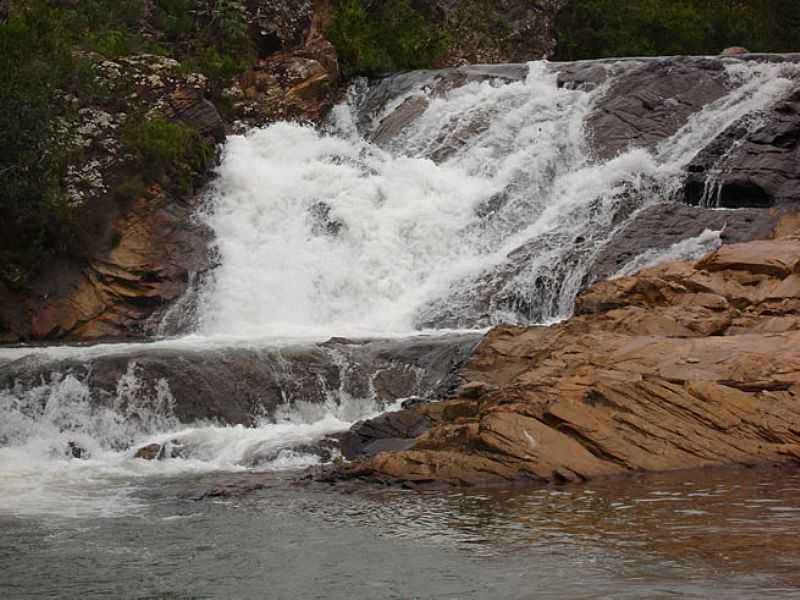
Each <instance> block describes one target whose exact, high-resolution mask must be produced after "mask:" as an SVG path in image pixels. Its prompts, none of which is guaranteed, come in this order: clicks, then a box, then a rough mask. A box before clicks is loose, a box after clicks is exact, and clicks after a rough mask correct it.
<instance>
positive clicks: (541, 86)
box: [199, 62, 793, 338]
mask: <svg viewBox="0 0 800 600" xmlns="http://www.w3.org/2000/svg"><path fill="white" fill-rule="evenodd" d="M635 64H636V63H632V65H630V64H629V65H627V66H622V67H620V66H619V65H616V66H615V65H614V64H613V63H609V64H608V65H604V68H605V69H606V70H608V72H609V78H608V80H607V83H606V84H605V85H600V86H597V87H595V88H594V89H592V90H584V89H570V88H568V87H566V86H560V85H559V82H558V67H557V65H550V64H548V63H546V62H536V63H531V64H530V65H528V73H527V76H526V77H524V78H522V79H520V80H517V81H508V80H507V79H485V78H484V79H483V80H480V81H473V82H470V83H467V84H465V85H462V86H460V87H456V88H455V89H451V90H444V91H443V90H442V89H439V87H441V86H439V87H437V86H436V85H433V84H432V83H431V79H430V78H429V77H428V78H426V77H419V78H418V79H416V80H415V79H414V78H413V77H411V76H405V79H404V87H405V88H406V89H405V91H404V92H403V93H401V94H400V95H398V96H396V97H394V98H391V99H390V100H389V101H388V102H387V103H385V104H384V105H383V106H380V107H379V109H378V110H377V111H376V112H375V113H374V114H364V112H363V107H360V106H359V103H360V102H361V101H362V100H363V96H364V94H363V90H362V93H360V94H359V93H353V94H351V96H350V99H349V102H348V103H347V104H344V105H342V106H339V107H338V108H337V109H336V110H335V111H334V113H333V117H332V120H331V123H330V126H329V127H328V128H327V130H325V131H319V130H317V129H314V128H312V127H310V126H302V125H293V124H288V123H280V124H276V125H272V126H270V127H267V128H265V129H259V130H255V131H251V132H249V133H248V134H246V135H243V136H237V137H233V138H232V139H230V141H229V142H228V144H227V146H226V149H225V153H224V157H223V161H222V165H221V166H220V168H219V173H218V174H219V177H218V180H217V181H216V185H215V189H214V191H213V200H212V202H211V204H210V207H209V210H208V213H207V214H206V217H205V218H206V220H207V223H208V224H209V226H210V227H211V228H212V230H213V231H214V232H215V234H216V251H217V252H218V259H219V263H220V264H219V267H218V268H217V269H216V270H215V272H214V274H213V277H212V278H211V281H210V282H209V284H208V286H207V287H206V289H205V290H204V292H203V294H202V299H201V304H200V325H199V332H200V333H202V334H203V335H207V336H215V335H230V336H235V337H249V338H252V337H268V336H274V335H289V336H291V335H300V336H302V335H334V334H336V335H352V334H364V335H387V334H394V333H404V332H411V331H414V330H419V329H424V328H433V329H441V328H482V327H486V326H489V325H493V324H495V323H498V322H512V323H521V324H525V323H534V322H546V321H550V320H552V319H558V318H564V317H567V316H569V314H570V313H571V310H572V306H573V303H574V299H575V296H576V295H577V293H578V291H579V289H580V287H581V284H582V281H583V279H584V276H585V274H586V272H587V270H588V268H589V266H590V265H591V261H592V258H593V256H594V254H595V253H596V251H597V248H598V247H599V246H601V245H602V244H603V243H604V242H605V241H607V240H608V239H609V238H611V237H612V236H613V235H614V232H615V231H616V230H618V228H619V227H620V225H621V224H623V223H624V222H625V221H626V220H627V219H628V218H630V216H631V215H632V214H634V213H635V211H636V210H638V209H640V208H643V207H644V206H647V205H649V204H652V203H655V202H660V201H667V200H669V199H670V198H672V197H673V196H674V194H675V192H676V191H677V189H678V187H679V185H680V183H681V173H682V168H683V167H684V166H685V165H686V164H687V163H688V162H689V161H690V160H691V159H692V157H693V156H694V155H695V154H696V153H697V152H698V151H699V150H700V149H701V148H702V147H703V145H704V144H705V143H707V142H708V141H709V140H711V139H713V138H714V137H715V136H716V135H717V134H719V133H720V132H721V131H723V130H724V129H725V128H726V127H728V126H730V125H731V124H733V123H735V122H737V121H738V120H739V119H742V118H743V117H744V116H745V115H749V114H756V113H758V111H759V110H762V109H764V108H766V107H769V106H770V105H771V104H772V103H774V102H776V101H777V100H779V99H780V98H782V97H784V96H785V95H786V94H787V93H788V91H789V90H790V89H791V86H792V85H793V84H792V82H791V81H790V80H789V79H786V78H784V77H782V76H781V75H782V70H783V69H785V68H786V66H785V65H775V64H761V63H737V64H732V65H728V66H727V67H726V69H727V72H728V73H727V74H728V78H729V80H730V83H731V86H730V87H731V89H730V92H729V93H728V94H727V95H726V96H724V97H723V98H721V99H720V100H718V101H716V102H714V103H712V104H710V105H708V106H706V107H705V108H704V109H703V110H701V111H699V112H698V113H696V114H695V115H693V116H692V117H691V118H690V120H689V122H688V123H687V124H686V125H685V126H684V127H683V128H681V129H680V130H679V131H678V132H677V133H676V134H675V135H673V136H672V137H671V138H669V139H667V140H665V141H664V142H662V143H661V144H660V145H659V146H658V147H657V148H652V149H649V150H648V149H643V148H631V149H630V150H629V151H627V152H626V153H624V154H621V155H619V156H617V157H615V158H613V159H611V160H607V161H599V160H595V159H594V158H593V157H592V154H591V151H590V144H589V140H587V132H586V131H585V129H584V123H585V121H586V117H587V115H588V114H589V113H590V111H591V110H592V107H593V105H594V103H595V102H596V100H597V98H599V97H601V96H602V94H604V93H605V91H606V89H607V87H608V85H610V83H612V82H613V81H614V77H615V76H617V75H616V73H617V72H619V71H620V70H622V71H624V69H626V68H628V69H630V68H634V66H635ZM395 112H405V113H407V114H409V115H411V118H410V119H408V121H407V122H406V123H403V126H402V127H397V128H395V129H396V131H395V132H394V135H393V136H390V137H389V139H388V140H387V139H380V138H381V137H384V138H385V137H386V136H385V135H383V134H384V133H385V130H386V129H390V128H389V127H387V126H386V124H385V120H386V119H387V117H391V116H392V114H393V113H395ZM382 129H383V131H382ZM675 257H676V258H680V255H678V254H676V255H675Z"/></svg>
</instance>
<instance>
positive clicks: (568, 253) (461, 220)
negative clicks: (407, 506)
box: [0, 63, 795, 516]
mask: <svg viewBox="0 0 800 600" xmlns="http://www.w3.org/2000/svg"><path fill="white" fill-rule="evenodd" d="M789 69H795V67H791V66H787V65H760V64H755V63H746V64H745V63H742V64H738V65H736V66H730V67H729V68H728V71H729V75H730V77H731V79H732V80H733V81H735V82H736V83H737V86H736V87H735V88H734V89H733V90H732V91H731V92H730V94H729V95H728V96H726V97H725V98H722V99H721V100H719V101H718V102H715V103H713V104H711V105H709V106H707V107H706V108H705V109H704V110H702V111H700V112H699V113H697V114H696V115H694V116H693V117H692V118H691V119H690V121H689V122H688V123H687V124H686V126H685V127H683V128H682V129H681V130H680V131H679V132H678V133H677V134H676V135H674V136H673V137H672V138H670V139H669V140H666V141H665V142H664V143H662V144H661V145H660V146H659V147H658V148H656V149H654V150H652V151H648V150H645V149H641V148H632V149H630V150H629V151H627V152H626V153H624V154H622V155H620V156H618V157H616V158H614V159H613V160H610V161H607V162H595V161H593V160H592V159H591V156H590V154H589V150H588V146H587V141H586V139H585V133H584V130H583V123H584V118H585V117H586V115H587V114H588V113H589V111H590V110H591V108H592V105H593V102H594V101H595V99H596V98H597V97H598V96H599V95H600V94H602V93H603V92H604V88H602V87H601V88H599V89H597V90H595V91H593V92H584V91H579V90H568V89H559V88H558V86H557V84H556V75H555V73H554V72H551V71H550V70H549V68H548V66H547V65H546V64H544V63H535V64H532V65H531V69H530V74H529V76H528V77H527V79H526V80H524V81H520V82H516V83H503V84H500V83H490V82H483V83H471V84H469V85H466V86H464V87H461V88H459V89H456V90H454V91H451V92H448V93H447V94H445V95H438V96H437V95H434V94H432V93H431V92H430V91H429V90H428V89H426V88H424V87H422V86H420V87H419V88H418V89H415V90H412V91H411V92H409V94H408V95H407V96H405V97H403V98H397V99H395V100H394V101H393V102H392V104H391V105H390V106H389V107H388V108H387V109H386V110H385V113H384V115H375V116H374V122H375V123H378V122H380V119H381V117H382V116H385V114H388V112H390V110H391V108H392V107H396V106H399V105H400V104H401V103H402V102H403V101H404V100H405V99H406V98H407V97H411V96H422V97H425V98H426V99H427V101H428V108H427V109H426V110H425V112H424V113H423V114H422V115H420V116H419V117H418V118H417V119H416V120H415V121H414V122H413V123H412V124H411V125H410V126H409V127H407V128H406V129H405V130H404V131H403V133H402V134H401V135H400V136H399V137H398V138H396V139H395V140H393V141H392V143H391V144H390V145H389V146H387V147H385V148H382V147H379V146H377V145H375V144H372V143H370V142H368V141H365V140H364V139H363V138H361V137H359V135H358V134H357V133H356V127H355V120H356V117H355V114H354V111H355V108H354V107H353V106H347V105H343V106H340V107H339V108H337V110H336V111H335V115H334V116H335V118H334V122H333V123H332V125H331V129H330V131H329V132H327V133H321V132H319V131H317V130H314V129H312V128H310V127H303V126H299V125H290V124H286V123H283V124H276V125H273V126H271V127H268V128H266V129H261V130H256V131H252V132H250V133H249V134H248V135H246V136H238V137H233V138H231V139H230V141H229V143H228V145H227V146H226V149H225V155H224V160H223V163H222V165H221V167H220V169H219V178H218V180H217V182H216V186H215V190H214V193H213V195H212V198H211V202H210V208H209V211H208V214H207V215H206V216H205V218H206V220H207V222H208V224H209V225H210V226H211V227H212V229H213V230H214V232H215V234H216V243H217V248H218V253H219V261H220V265H219V267H218V268H217V269H216V270H215V272H214V274H213V279H212V281H211V283H210V285H209V286H208V287H207V288H206V289H205V290H203V293H202V298H201V305H200V314H199V320H200V325H199V329H198V331H197V332H196V333H195V334H193V335H192V336H188V337H185V338H183V339H180V340H171V341H167V342H160V343H158V344H157V345H149V346H147V347H149V348H162V347H169V348H173V349H181V348H187V349H198V348H212V347H219V346H224V345H229V344H231V343H234V341H236V343H245V344H248V345H263V344H266V343H269V344H280V343H282V340H285V339H287V338H296V337H303V338H311V339H323V338H325V337H327V336H331V335H340V336H353V335H383V336H393V335H405V334H408V333H409V332H414V331H418V330H419V328H420V327H422V326H428V327H463V328H475V327H485V326H487V325H490V324H492V323H494V322H498V321H503V320H505V321H511V322H529V321H531V320H550V319H556V318H562V317H564V316H567V315H568V314H569V313H570V311H571V310H572V303H573V301H574V297H575V294H576V293H577V291H578V289H579V287H580V285H581V282H582V279H583V276H584V274H585V273H586V270H587V268H588V266H589V265H590V263H591V259H592V256H593V253H594V252H596V250H597V249H598V248H599V247H600V246H601V244H602V243H603V241H604V240H606V239H608V238H609V237H610V236H612V235H613V233H614V231H615V230H616V229H617V228H618V227H620V226H622V224H624V222H625V219H624V218H622V219H619V218H617V217H619V216H620V215H623V216H624V215H626V214H629V213H630V212H631V210H630V208H626V206H625V205H626V203H630V204H632V206H633V208H642V207H644V206H647V205H648V204H650V203H653V202H659V201H664V200H666V199H668V198H669V197H670V196H671V194H672V192H673V191H674V190H675V188H676V186H677V185H678V184H679V182H680V175H681V170H682V168H683V167H684V166H685V165H686V164H687V163H688V162H689V161H690V160H691V159H692V157H694V156H695V154H696V153H697V152H698V151H699V150H700V149H701V148H702V147H703V145H704V144H706V143H707V142H708V141H709V140H711V139H713V137H714V136H716V135H717V134H718V133H720V132H721V131H723V130H724V129H725V128H726V127H727V126H729V125H730V124H732V123H734V122H736V121H738V120H739V119H741V118H742V117H744V116H746V115H757V113H758V111H759V110H761V109H763V108H765V107H768V106H770V105H771V104H772V103H774V102H776V101H778V100H779V99H781V98H782V97H784V96H785V95H786V93H787V92H788V91H789V90H790V89H791V87H792V83H791V82H790V81H789V80H787V79H786V78H784V77H783V75H784V74H785V73H784V71H786V70H789ZM578 239H583V240H585V241H586V243H585V244H583V245H581V246H580V247H579V248H578V249H576V247H577V246H576V240H578ZM717 240H718V236H717V234H716V233H715V232H706V233H705V234H703V235H702V236H700V237H699V238H697V239H694V240H688V241H686V242H681V243H680V244H677V245H675V246H674V247H672V248H669V249H667V250H666V251H664V252H660V253H650V254H646V255H643V256H641V257H638V258H636V259H634V261H633V262H632V263H631V264H630V265H627V266H626V267H625V269H624V272H625V273H628V272H631V271H632V270H635V269H637V268H641V267H643V266H649V265H651V264H655V263H657V262H659V261H661V260H668V259H673V258H685V257H689V256H694V255H695V254H697V253H698V252H700V251H701V250H702V249H704V248H707V247H711V246H713V244H714V243H716V241H717ZM511 253H514V255H512V256H511V257H510V254H511ZM514 256H522V258H523V260H522V263H521V266H520V265H516V263H515V262H514V260H515V259H514ZM515 265H516V266H519V268H515ZM141 348H142V346H141V345H129V344H121V345H113V346H99V347H94V348H79V349H74V348H44V349H41V350H38V351H37V352H38V353H40V354H42V355H47V357H50V358H60V357H65V356H73V357H75V356H78V357H83V358H85V359H86V360H88V359H89V358H91V357H92V356H94V355H98V354H109V353H125V352H127V351H130V350H132V349H137V350H139V349H141ZM30 352H31V350H30V349H10V350H0V360H14V359H16V358H19V357H21V356H22V355H24V354H28V353H30ZM42 360H47V358H42ZM137 386H138V387H137ZM170 399H171V396H170V393H169V389H168V386H167V385H166V382H165V383H164V384H161V385H160V387H159V386H158V385H156V387H151V388H148V389H147V390H144V389H142V387H141V382H139V380H138V378H137V376H136V373H135V371H131V372H129V374H128V375H126V378H123V380H121V381H120V387H119V388H118V390H117V394H116V397H115V399H114V402H113V403H112V405H111V406H109V407H108V408H98V407H97V403H96V402H93V399H92V398H91V390H89V388H88V387H87V386H86V384H85V383H84V382H82V381H78V380H76V379H74V377H71V376H69V375H63V376H61V375H57V374H54V375H53V379H52V380H51V381H47V382H41V384H40V385H39V386H36V387H33V388H28V389H21V388H12V389H6V390H0V514H4V513H7V514H17V515H33V514H36V515H42V514H44V515H59V516H71V515H78V516H79V515H87V514H91V515H111V516H113V515H114V514H118V513H120V512H128V511H130V510H135V509H136V507H137V506H138V501H137V500H136V497H135V494H134V491H135V482H136V481H137V480H138V479H140V478H142V477H152V476H168V475H175V474H181V473H198V472H209V471H235V470H243V469H252V468H258V469H265V470H269V469H283V468H292V467H298V466H304V465H308V464H313V463H314V462H315V461H316V460H318V459H317V457H315V456H313V455H308V454H303V453H299V454H298V453H295V452H293V451H292V450H291V448H292V447H294V446H297V445H302V444H307V443H311V442H314V441H317V440H319V439H320V438H321V437H324V436H325V435H328V434H330V433H333V432H336V431H341V430H344V429H347V428H348V427H349V426H350V425H351V423H352V422H353V421H355V420H357V419H359V418H363V417H366V416H369V415H371V414H373V413H374V412H376V411H377V410H378V407H377V406H376V404H375V403H374V401H373V400H372V399H371V398H361V399H353V398H349V397H344V396H342V395H340V394H336V393H334V394H333V395H332V397H331V398H330V399H329V400H330V401H329V402H328V403H327V404H326V405H324V406H322V407H316V408H314V409H311V408H310V407H302V406H300V407H296V409H297V410H294V411H291V410H288V411H287V412H285V413H284V414H283V415H281V416H280V418H279V419H278V422H266V421H265V422H263V423H261V424H259V426H257V427H253V428H242V427H220V426H216V425H213V424H194V425H192V426H186V425H182V424H180V423H178V422H177V420H176V419H175V418H174V416H173V415H172V412H171V404H170ZM173 441H175V442H176V443H177V444H178V445H180V446H182V447H184V449H185V456H184V457H183V458H173V459H168V460H163V461H154V462H148V461H144V460H140V459H135V458H133V454H134V452H135V449H136V448H138V447H140V446H141V445H143V444H146V443H151V442H161V443H163V442H170V443H171V442H173ZM69 442H73V443H75V444H78V445H80V446H81V447H82V448H84V449H85V450H86V451H87V452H88V454H89V458H88V459H86V460H76V459H71V458H69V457H68V456H67V454H66V453H65V452H66V450H67V448H68V443H69Z"/></svg>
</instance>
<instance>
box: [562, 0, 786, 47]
mask: <svg viewBox="0 0 800 600" xmlns="http://www.w3.org/2000/svg"><path fill="white" fill-rule="evenodd" d="M556 37H557V39H558V47H557V51H556V58H557V59H559V60H577V59H584V58H601V57H609V56H657V55H674V54H718V53H719V52H720V51H721V50H723V49H724V48H726V47H728V46H745V47H747V48H748V49H750V50H751V51H754V52H782V51H789V50H793V49H794V50H800V3H798V2H796V0H671V1H670V2H664V1H663V0H631V1H628V2H619V1H618V0H569V1H568V2H567V3H566V4H565V5H564V7H563V8H562V9H561V11H560V12H559V14H558V17H557V19H556Z"/></svg>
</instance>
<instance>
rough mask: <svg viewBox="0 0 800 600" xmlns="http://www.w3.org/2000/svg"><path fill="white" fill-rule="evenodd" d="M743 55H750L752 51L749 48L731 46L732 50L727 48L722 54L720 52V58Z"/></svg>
mask: <svg viewBox="0 0 800 600" xmlns="http://www.w3.org/2000/svg"><path fill="white" fill-rule="evenodd" d="M742 54H750V51H749V50H748V49H747V48H743V47H741V46H731V47H730V48H725V50H723V51H722V52H720V54H719V55H720V56H741V55H742Z"/></svg>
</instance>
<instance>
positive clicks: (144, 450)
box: [133, 444, 165, 460]
mask: <svg viewBox="0 0 800 600" xmlns="http://www.w3.org/2000/svg"><path fill="white" fill-rule="evenodd" d="M164 452H165V450H164V446H162V445H161V444H148V445H147V446H142V447H141V448H139V449H138V450H137V451H136V453H135V454H134V455H133V457H134V458H141V459H142V460H161V459H162V458H164Z"/></svg>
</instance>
